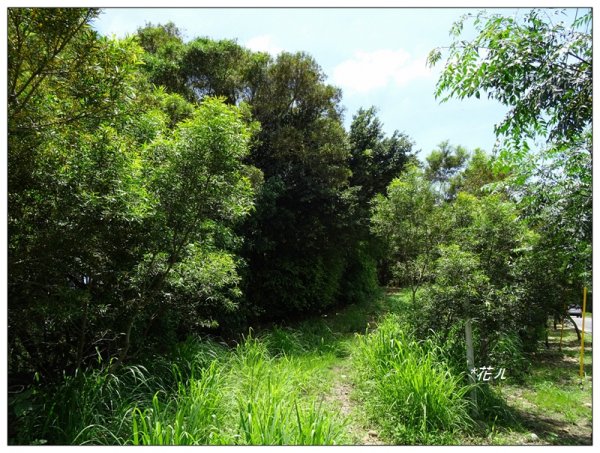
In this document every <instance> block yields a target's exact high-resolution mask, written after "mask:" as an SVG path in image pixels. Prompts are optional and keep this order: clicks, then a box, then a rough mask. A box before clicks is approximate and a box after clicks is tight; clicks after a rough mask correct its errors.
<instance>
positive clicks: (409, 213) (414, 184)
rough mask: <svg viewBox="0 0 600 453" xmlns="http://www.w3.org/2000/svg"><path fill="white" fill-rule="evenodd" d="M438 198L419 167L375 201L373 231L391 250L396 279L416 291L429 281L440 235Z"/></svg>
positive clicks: (397, 181)
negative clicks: (437, 208) (437, 218)
mask: <svg viewBox="0 0 600 453" xmlns="http://www.w3.org/2000/svg"><path fill="white" fill-rule="evenodd" d="M435 202H436V195H435V193H434V191H433V190H432V188H431V186H430V184H429V182H428V181H427V180H426V179H425V177H424V175H423V172H422V170H420V169H418V168H417V167H415V166H411V167H408V168H407V169H406V171H405V172H404V173H403V174H402V175H401V176H399V177H398V178H396V179H394V180H393V181H392V182H391V183H390V185H389V186H388V190H387V197H384V196H383V195H378V196H376V197H375V198H374V200H373V210H372V217H371V230H372V231H373V232H374V233H375V234H376V235H377V236H379V237H381V238H382V239H383V240H384V241H385V242H386V244H387V245H388V247H389V251H390V255H391V259H392V262H393V263H395V274H396V275H395V276H396V278H398V279H399V280H400V281H401V282H402V283H404V284H409V285H410V286H411V288H412V290H413V301H414V298H415V295H416V292H417V289H418V288H419V287H420V286H421V285H422V283H423V282H424V281H426V280H427V278H428V273H429V271H430V267H431V262H432V259H433V251H434V250H435V247H436V244H437V242H438V240H439V239H440V238H441V236H440V230H439V227H440V224H439V223H437V222H435V221H434V216H435V212H436V209H435V207H436V205H435Z"/></svg>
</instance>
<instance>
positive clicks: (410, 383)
mask: <svg viewBox="0 0 600 453" xmlns="http://www.w3.org/2000/svg"><path fill="white" fill-rule="evenodd" d="M354 357H355V367H356V370H357V371H356V373H357V376H356V377H357V382H359V385H360V391H361V393H362V396H363V399H364V403H365V406H366V410H367V412H368V415H369V416H370V417H371V418H372V419H374V420H375V421H376V422H377V423H378V424H379V425H380V426H381V427H382V429H383V432H384V435H387V436H389V437H390V438H391V439H392V440H393V441H394V442H397V443H403V444H420V443H427V444H432V443H450V442H452V439H453V437H452V436H453V434H454V433H456V432H457V431H458V430H460V429H462V428H466V427H467V426H468V425H469V423H470V417H469V415H468V406H469V403H468V401H467V400H466V399H465V398H464V396H465V395H466V393H467V392H468V390H469V388H470V387H469V386H468V385H465V384H464V383H463V375H460V374H459V375H453V374H452V372H451V371H450V368H449V367H448V365H447V364H446V363H445V362H444V361H443V360H441V359H442V354H440V351H439V348H438V347H437V346H436V345H435V344H434V343H433V342H432V341H427V342H417V341H416V340H414V339H413V338H412V337H411V336H410V335H408V334H406V333H404V332H403V331H402V330H401V328H400V327H399V323H398V319H397V317H396V316H388V317H386V318H385V319H384V321H383V322H382V324H381V325H380V326H379V328H378V329H377V330H376V331H375V332H372V333H370V334H368V335H366V336H365V337H362V338H361V339H360V341H359V342H358V347H357V350H356V352H355V355H354Z"/></svg>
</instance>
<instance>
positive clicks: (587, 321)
mask: <svg viewBox="0 0 600 453" xmlns="http://www.w3.org/2000/svg"><path fill="white" fill-rule="evenodd" d="M571 318H573V321H575V324H577V328H578V329H579V330H581V318H576V317H575V316H571ZM585 331H586V332H592V318H588V317H587V316H586V317H585Z"/></svg>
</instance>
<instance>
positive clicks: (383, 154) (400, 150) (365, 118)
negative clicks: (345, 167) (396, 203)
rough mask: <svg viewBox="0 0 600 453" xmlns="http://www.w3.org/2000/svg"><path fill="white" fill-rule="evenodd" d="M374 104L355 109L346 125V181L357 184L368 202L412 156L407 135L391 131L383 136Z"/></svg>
mask: <svg viewBox="0 0 600 453" xmlns="http://www.w3.org/2000/svg"><path fill="white" fill-rule="evenodd" d="M376 113H377V111H376V109H375V107H371V108H369V109H367V110H364V109H362V108H361V109H359V110H358V112H357V113H356V115H354V117H353V119H352V124H351V125H350V133H349V137H348V138H349V141H350V156H351V157H350V169H351V170H352V177H351V179H350V183H351V185H353V186H360V187H361V196H362V198H363V199H364V200H366V201H369V200H370V199H371V198H372V197H373V196H374V195H375V194H378V193H381V194H383V193H385V189H386V187H387V186H388V184H389V183H390V182H391V181H392V179H394V178H395V177H397V176H398V175H399V174H400V172H401V171H402V170H403V168H404V166H405V165H406V164H407V163H408V162H409V160H410V159H412V158H414V153H413V150H412V148H413V143H412V142H411V141H410V139H409V138H408V136H407V135H405V134H401V133H399V132H398V131H394V133H393V134H392V136H391V137H386V136H385V133H384V131H383V124H382V123H381V121H380V120H379V118H377V116H376Z"/></svg>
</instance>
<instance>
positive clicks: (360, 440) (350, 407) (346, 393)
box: [325, 358, 385, 445]
mask: <svg viewBox="0 0 600 453" xmlns="http://www.w3.org/2000/svg"><path fill="white" fill-rule="evenodd" d="M331 372H332V374H333V385H332V387H331V391H330V393H329V394H328V395H326V396H325V400H326V401H327V402H328V403H330V404H332V405H335V406H337V407H338V408H339V410H340V413H341V414H342V416H343V417H344V418H346V419H348V420H349V424H348V431H349V433H350V436H351V437H352V443H353V444H354V445H385V444H384V443H383V442H382V441H381V440H380V439H379V433H378V432H377V431H376V430H375V429H372V428H371V429H369V428H366V427H364V426H361V425H360V424H359V423H358V422H357V421H356V420H357V419H358V418H360V417H357V411H358V408H357V407H356V402H355V401H354V400H353V399H352V397H351V395H352V391H353V386H352V382H351V380H350V360H349V359H348V358H346V359H344V360H343V362H341V363H339V364H337V365H335V366H334V367H333V368H332V369H331Z"/></svg>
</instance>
